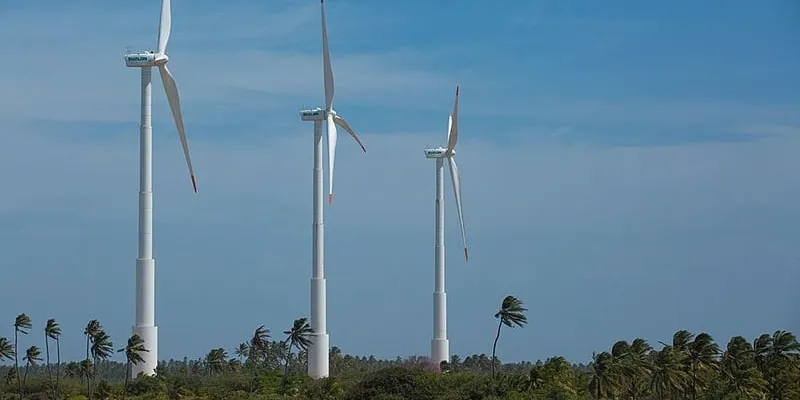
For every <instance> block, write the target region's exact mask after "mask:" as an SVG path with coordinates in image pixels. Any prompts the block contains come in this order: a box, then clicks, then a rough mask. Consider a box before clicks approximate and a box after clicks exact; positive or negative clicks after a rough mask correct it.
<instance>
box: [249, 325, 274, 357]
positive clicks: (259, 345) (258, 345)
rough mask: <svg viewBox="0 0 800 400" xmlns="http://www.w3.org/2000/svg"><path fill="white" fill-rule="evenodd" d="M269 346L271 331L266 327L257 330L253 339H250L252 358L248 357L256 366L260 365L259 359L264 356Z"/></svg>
mask: <svg viewBox="0 0 800 400" xmlns="http://www.w3.org/2000/svg"><path fill="white" fill-rule="evenodd" d="M268 346H269V329H267V328H265V327H264V325H261V326H259V327H258V328H256V331H255V332H253V338H252V339H250V356H249V357H248V358H249V359H251V360H252V361H253V363H254V364H255V365H258V361H259V359H260V358H261V357H262V356H264V354H265V353H266V351H267V347H268Z"/></svg>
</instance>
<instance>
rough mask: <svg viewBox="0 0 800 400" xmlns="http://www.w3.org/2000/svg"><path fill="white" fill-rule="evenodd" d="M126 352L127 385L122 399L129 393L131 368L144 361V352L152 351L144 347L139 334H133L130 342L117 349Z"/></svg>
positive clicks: (119, 351)
mask: <svg viewBox="0 0 800 400" xmlns="http://www.w3.org/2000/svg"><path fill="white" fill-rule="evenodd" d="M123 351H124V352H125V386H124V389H123V391H122V400H125V395H126V394H128V379H129V377H130V375H131V371H132V370H131V368H132V366H133V365H137V364H139V363H140V362H144V358H143V357H142V353H144V352H147V351H150V350H147V349H146V348H145V347H144V340H143V339H142V338H141V337H139V335H137V334H135V333H134V334H133V336H131V337H130V338H128V344H127V345H126V346H125V347H123V348H121V349H119V350H117V352H118V353H121V352H123Z"/></svg>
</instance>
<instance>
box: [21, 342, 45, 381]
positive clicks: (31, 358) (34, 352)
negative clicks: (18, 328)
mask: <svg viewBox="0 0 800 400" xmlns="http://www.w3.org/2000/svg"><path fill="white" fill-rule="evenodd" d="M23 360H24V361H25V375H24V376H23V378H22V386H25V381H27V380H28V368H30V367H31V365H36V362H37V361H42V351H41V350H39V348H38V347H36V346H31V347H29V348H28V350H26V351H25V358H23Z"/></svg>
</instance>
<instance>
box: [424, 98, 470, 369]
mask: <svg viewBox="0 0 800 400" xmlns="http://www.w3.org/2000/svg"><path fill="white" fill-rule="evenodd" d="M458 94H459V88H458V86H456V97H455V101H454V104H453V112H452V113H451V114H450V116H449V118H448V127H447V147H437V148H431V149H425V157H427V158H433V159H435V160H436V225H435V232H436V233H435V238H436V240H435V248H434V260H435V263H434V269H435V275H434V289H433V340H431V360H432V361H434V362H436V363H437V364H438V363H441V362H442V361H449V360H450V344H449V342H448V340H447V294H446V293H445V285H444V266H445V264H444V161H445V160H447V162H448V164H449V167H450V178H451V181H452V182H453V194H454V195H455V199H456V208H457V209H458V210H457V211H458V223H459V225H460V226H461V241H462V243H463V244H464V259H465V260H466V261H467V262H469V251H468V250H467V235H466V231H465V230H464V213H463V211H462V208H461V176H460V175H459V173H458V166H456V160H455V155H456V152H455V148H456V143H458Z"/></svg>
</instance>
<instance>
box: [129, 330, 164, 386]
mask: <svg viewBox="0 0 800 400" xmlns="http://www.w3.org/2000/svg"><path fill="white" fill-rule="evenodd" d="M133 333H134V334H137V335H139V337H140V338H142V340H144V348H145V349H147V351H146V352H143V353H142V354H141V355H142V358H143V359H144V362H140V363H138V364H135V365H131V378H136V376H137V375H139V373H140V372H141V373H144V374H145V375H151V376H152V375H155V374H156V367H157V366H158V327H157V326H137V327H134V328H133Z"/></svg>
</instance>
